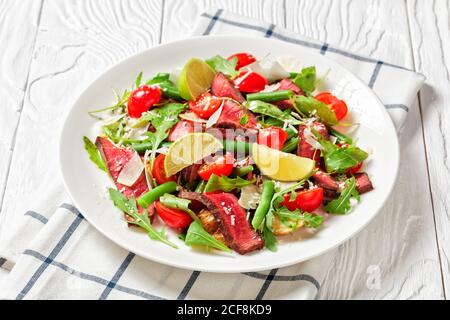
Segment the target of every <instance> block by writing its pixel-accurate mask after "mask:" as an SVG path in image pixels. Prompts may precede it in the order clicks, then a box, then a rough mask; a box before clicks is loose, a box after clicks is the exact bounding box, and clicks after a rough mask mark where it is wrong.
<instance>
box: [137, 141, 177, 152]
mask: <svg viewBox="0 0 450 320" xmlns="http://www.w3.org/2000/svg"><path fill="white" fill-rule="evenodd" d="M171 144H172V142H163V143H162V144H161V146H163V147H169V146H170V145H171ZM152 145H153V144H152V143H151V142H150V141H144V142H139V143H132V144H131V147H132V148H133V149H134V150H135V151H136V152H137V153H144V152H145V151H147V150H149V149H151V148H152Z"/></svg>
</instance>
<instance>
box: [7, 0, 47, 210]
mask: <svg viewBox="0 0 450 320" xmlns="http://www.w3.org/2000/svg"><path fill="white" fill-rule="evenodd" d="M41 8H42V3H41V1H34V0H24V1H14V0H2V1H0V43H1V44H2V45H1V53H0V101H1V103H0V114H1V116H0V155H1V156H0V209H1V207H2V203H3V195H4V192H5V187H6V180H7V176H8V172H9V169H10V163H11V155H12V150H13V148H14V143H15V136H16V129H17V124H18V122H19V118H20V114H21V112H22V108H23V101H24V94H25V89H26V87H27V84H28V73H29V69H30V68H29V66H30V62H31V58H32V54H33V49H34V44H35V38H36V32H37V26H38V23H39V18H40V14H41ZM19 21H20V23H18V22H19Z"/></svg>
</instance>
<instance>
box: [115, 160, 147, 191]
mask: <svg viewBox="0 0 450 320" xmlns="http://www.w3.org/2000/svg"><path fill="white" fill-rule="evenodd" d="M142 170H144V164H143V163H142V161H141V157H140V156H139V154H138V153H137V152H135V153H134V155H133V157H132V158H131V160H130V161H128V162H127V163H126V164H125V166H124V167H123V169H122V171H120V174H119V177H118V178H117V182H118V183H120V184H123V185H125V186H127V187H131V186H132V185H133V184H134V183H135V182H136V180H137V179H138V178H139V176H140V175H141V173H142Z"/></svg>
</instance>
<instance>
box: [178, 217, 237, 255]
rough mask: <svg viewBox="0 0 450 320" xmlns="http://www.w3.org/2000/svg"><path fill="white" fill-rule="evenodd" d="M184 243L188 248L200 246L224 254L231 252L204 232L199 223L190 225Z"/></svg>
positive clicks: (195, 222)
mask: <svg viewBox="0 0 450 320" xmlns="http://www.w3.org/2000/svg"><path fill="white" fill-rule="evenodd" d="M184 243H186V244H187V245H188V246H192V245H202V246H207V247H212V248H215V249H219V250H222V251H225V252H231V250H230V248H228V247H227V246H226V245H224V244H223V243H222V242H220V241H219V240H217V239H216V238H214V237H213V236H212V235H210V234H209V233H208V232H206V231H205V229H204V228H203V226H202V224H201V223H200V222H199V221H194V222H192V223H191V225H190V226H189V229H188V231H187V233H186V238H185V240H184Z"/></svg>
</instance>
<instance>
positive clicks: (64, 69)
mask: <svg viewBox="0 0 450 320" xmlns="http://www.w3.org/2000/svg"><path fill="white" fill-rule="evenodd" d="M161 12H162V1H133V0H127V1H97V0H89V1H85V0H82V1H59V0H46V1H45V3H44V6H43V10H42V17H41V23H40V26H39V31H38V34H37V39H36V46H35V47H36V48H35V51H34V55H33V62H32V64H31V68H30V73H29V83H28V87H27V90H26V95H25V101H24V105H23V111H22V116H21V120H20V124H19V127H18V130H17V137H16V143H15V147H14V151H13V156H12V162H11V163H12V165H11V168H10V173H9V177H8V184H7V187H6V191H5V201H4V203H3V207H2V211H1V213H0V235H1V234H2V229H3V228H5V227H8V226H11V225H12V223H14V221H15V219H16V218H17V217H18V216H19V215H22V214H23V213H24V212H25V211H26V210H29V206H30V203H31V201H32V200H34V199H36V196H37V195H39V194H45V193H46V192H48V188H49V186H52V185H54V182H55V179H59V176H55V175H54V170H45V168H57V167H58V155H57V147H56V146H57V144H58V139H59V133H60V126H61V125H62V120H61V119H63V117H64V115H65V113H66V112H67V111H68V108H70V107H71V105H72V103H73V101H74V100H75V99H76V98H77V96H78V95H79V94H80V93H81V90H83V89H84V88H85V87H86V86H87V85H88V84H89V83H90V82H91V81H92V80H93V79H95V78H96V76H98V75H99V74H100V73H101V72H102V71H104V70H105V69H106V68H107V67H109V66H111V65H112V64H114V63H116V62H118V61H120V60H122V59H124V58H126V57H128V56H130V55H132V54H134V53H137V52H140V51H142V50H144V49H146V48H149V47H151V46H153V45H155V44H158V42H159V38H160V27H161ZM24 20H25V18H24ZM5 221H6V222H7V223H4V222H5Z"/></svg>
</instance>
